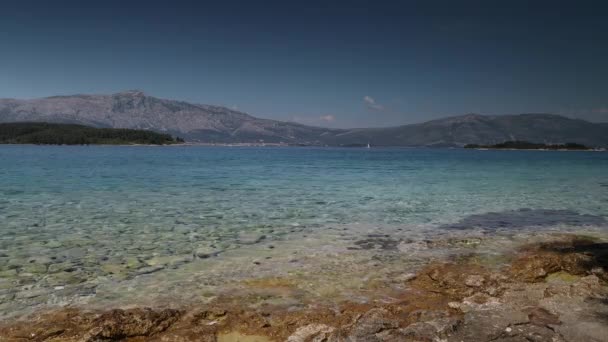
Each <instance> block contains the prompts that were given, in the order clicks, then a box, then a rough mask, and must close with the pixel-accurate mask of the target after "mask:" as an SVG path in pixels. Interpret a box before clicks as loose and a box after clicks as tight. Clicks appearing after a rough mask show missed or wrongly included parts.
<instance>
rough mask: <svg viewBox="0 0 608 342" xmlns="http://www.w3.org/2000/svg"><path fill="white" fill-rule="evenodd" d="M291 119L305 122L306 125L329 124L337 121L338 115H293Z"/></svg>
mask: <svg viewBox="0 0 608 342" xmlns="http://www.w3.org/2000/svg"><path fill="white" fill-rule="evenodd" d="M291 121H294V122H297V123H301V124H305V125H321V126H323V125H327V124H331V123H334V122H335V121H336V117H335V116H334V115H331V114H327V115H321V116H318V117H302V116H293V117H292V118H291Z"/></svg>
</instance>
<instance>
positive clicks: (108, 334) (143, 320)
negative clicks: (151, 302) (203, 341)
mask: <svg viewBox="0 0 608 342" xmlns="http://www.w3.org/2000/svg"><path fill="white" fill-rule="evenodd" d="M180 316H181V313H180V311H178V310H172V309H165V310H161V311H153V310H152V309H149V308H145V309H130V310H112V311H110V312H107V313H104V314H102V315H101V316H99V318H97V319H96V320H95V321H94V322H93V326H94V327H93V328H92V329H91V330H90V331H89V333H88V337H89V338H88V340H95V339H99V338H105V339H120V338H125V337H133V336H152V335H154V334H158V333H160V332H163V331H165V330H167V328H169V327H170V326H171V324H173V323H175V322H176V321H177V320H178V319H179V317H180Z"/></svg>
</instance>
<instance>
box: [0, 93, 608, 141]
mask: <svg viewBox="0 0 608 342" xmlns="http://www.w3.org/2000/svg"><path fill="white" fill-rule="evenodd" d="M9 122H52V123H70V124H80V125H85V126H90V127H96V128H129V129H140V128H141V127H145V128H146V130H149V131H155V132H159V133H162V134H171V135H172V136H174V137H175V136H179V137H181V138H184V139H185V140H186V141H187V142H189V143H203V144H254V145H265V146H266V145H267V144H279V145H281V146H284V145H295V146H343V147H365V146H367V144H368V143H369V144H370V145H371V146H373V147H380V146H403V147H423V146H424V147H462V146H464V145H465V144H480V145H481V144H483V145H486V144H494V143H496V142H500V141H507V140H521V141H560V142H575V143H578V144H584V145H587V146H598V147H608V123H598V122H588V121H584V120H578V119H572V118H568V117H564V116H559V115H554V114H546V113H545V114H543V113H536V114H534V113H531V114H507V115H480V114H472V113H469V114H465V115H459V116H452V117H446V118H442V119H435V120H431V121H426V122H421V123H411V124H407V125H401V126H394V127H374V128H365V127H361V128H329V127H315V126H306V125H303V124H300V123H296V122H289V121H277V120H269V119H262V118H258V117H255V116H252V115H249V114H247V113H244V112H239V111H237V110H234V109H231V108H226V107H222V106H214V105H208V104H198V103H189V102H184V101H178V100H171V99H163V98H158V97H154V96H150V95H147V94H145V93H144V92H142V91H138V90H130V91H124V92H119V93H114V94H76V95H62V96H51V97H45V98H37V99H0V123H9ZM514 136H515V137H517V138H513V137H514Z"/></svg>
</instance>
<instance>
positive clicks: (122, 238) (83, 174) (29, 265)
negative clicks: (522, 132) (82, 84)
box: [0, 146, 608, 310]
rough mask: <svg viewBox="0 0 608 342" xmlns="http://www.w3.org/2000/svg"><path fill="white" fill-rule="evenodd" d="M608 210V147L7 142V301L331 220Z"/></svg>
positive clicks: (1, 250) (560, 219)
mask: <svg viewBox="0 0 608 342" xmlns="http://www.w3.org/2000/svg"><path fill="white" fill-rule="evenodd" d="M607 217H608V153H603V152H558V151H551V152H540V151H477V150H460V149H375V148H372V149H354V148H353V149H346V148H345V149H338V148H296V147H293V148H279V147H276V148H275V147H198V146H187V147H175V146H173V147H140V146H138V147H107V146H88V147H84V146H82V147H67V146H66V147H57V146H55V147H51V146H0V272H2V277H1V278H0V279H1V280H0V309H1V308H2V305H4V308H6V309H7V310H8V309H12V308H13V307H12V306H10V305H14V304H15V303H21V304H22V305H33V304H39V303H41V302H45V301H46V302H48V301H49V299H48V297H47V296H46V295H45V293H46V292H45V291H52V290H57V289H60V290H64V289H65V288H66V287H68V288H69V287H70V286H72V285H73V286H78V288H79V291H82V288H88V289H92V288H94V286H92V285H91V286H89V287H86V285H87V284H90V283H95V282H96V283H95V284H98V283H99V282H102V281H103V280H104V279H111V280H113V281H121V280H124V279H126V280H128V279H134V278H137V277H140V276H142V277H143V276H146V275H148V274H151V273H157V272H163V271H164V270H166V269H168V268H169V267H171V268H172V269H176V268H179V265H181V264H183V263H188V262H193V261H194V260H197V259H198V258H200V259H205V262H210V261H209V258H208V257H209V256H210V257H214V256H218V255H220V254H221V253H222V252H223V251H226V250H233V249H238V248H241V249H247V248H251V246H253V245H255V244H257V243H260V242H262V241H275V242H277V243H280V241H281V240H283V239H289V237H290V235H294V234H305V233H306V234H314V233H315V232H322V231H324V230H326V229H328V228H330V227H342V228H341V229H344V230H348V229H349V227H351V226H352V227H374V229H376V230H380V231H385V232H389V233H390V232H391V231H392V230H393V229H398V230H399V231H400V232H401V234H405V236H408V234H411V235H412V236H415V235H416V236H417V234H420V233H421V232H424V234H427V235H433V234H435V233H437V234H440V233H443V232H445V231H450V230H466V229H476V231H479V230H482V231H485V232H486V233H491V232H492V231H497V230H500V231H509V230H522V229H523V230H525V229H557V230H567V231H572V230H576V229H581V227H595V228H596V229H598V230H600V231H605V230H606V226H607V225H606V221H605V220H606V218H607ZM353 231H354V228H353ZM353 234H355V233H353ZM294 236H295V235H294ZM326 243H328V244H331V243H332V241H326ZM197 251H198V252H197ZM205 254H208V255H205ZM197 255H199V256H197ZM220 261H221V258H217V262H220ZM104 265H105V266H104ZM117 265H119V266H117ZM102 266H103V267H102ZM104 277H105V278H104ZM36 291H38V292H36ZM91 291H93V292H94V290H91ZM24 293H25V294H24ZM30 296H31V297H30ZM41 298H42V299H41Z"/></svg>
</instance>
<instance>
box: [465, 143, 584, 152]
mask: <svg viewBox="0 0 608 342" xmlns="http://www.w3.org/2000/svg"><path fill="white" fill-rule="evenodd" d="M464 148H488V149H504V150H574V151H587V150H593V148H591V147H588V146H585V145H582V144H577V143H566V144H551V145H547V144H539V143H532V142H529V141H505V142H503V143H500V144H495V145H478V144H467V145H465V146H464Z"/></svg>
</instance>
